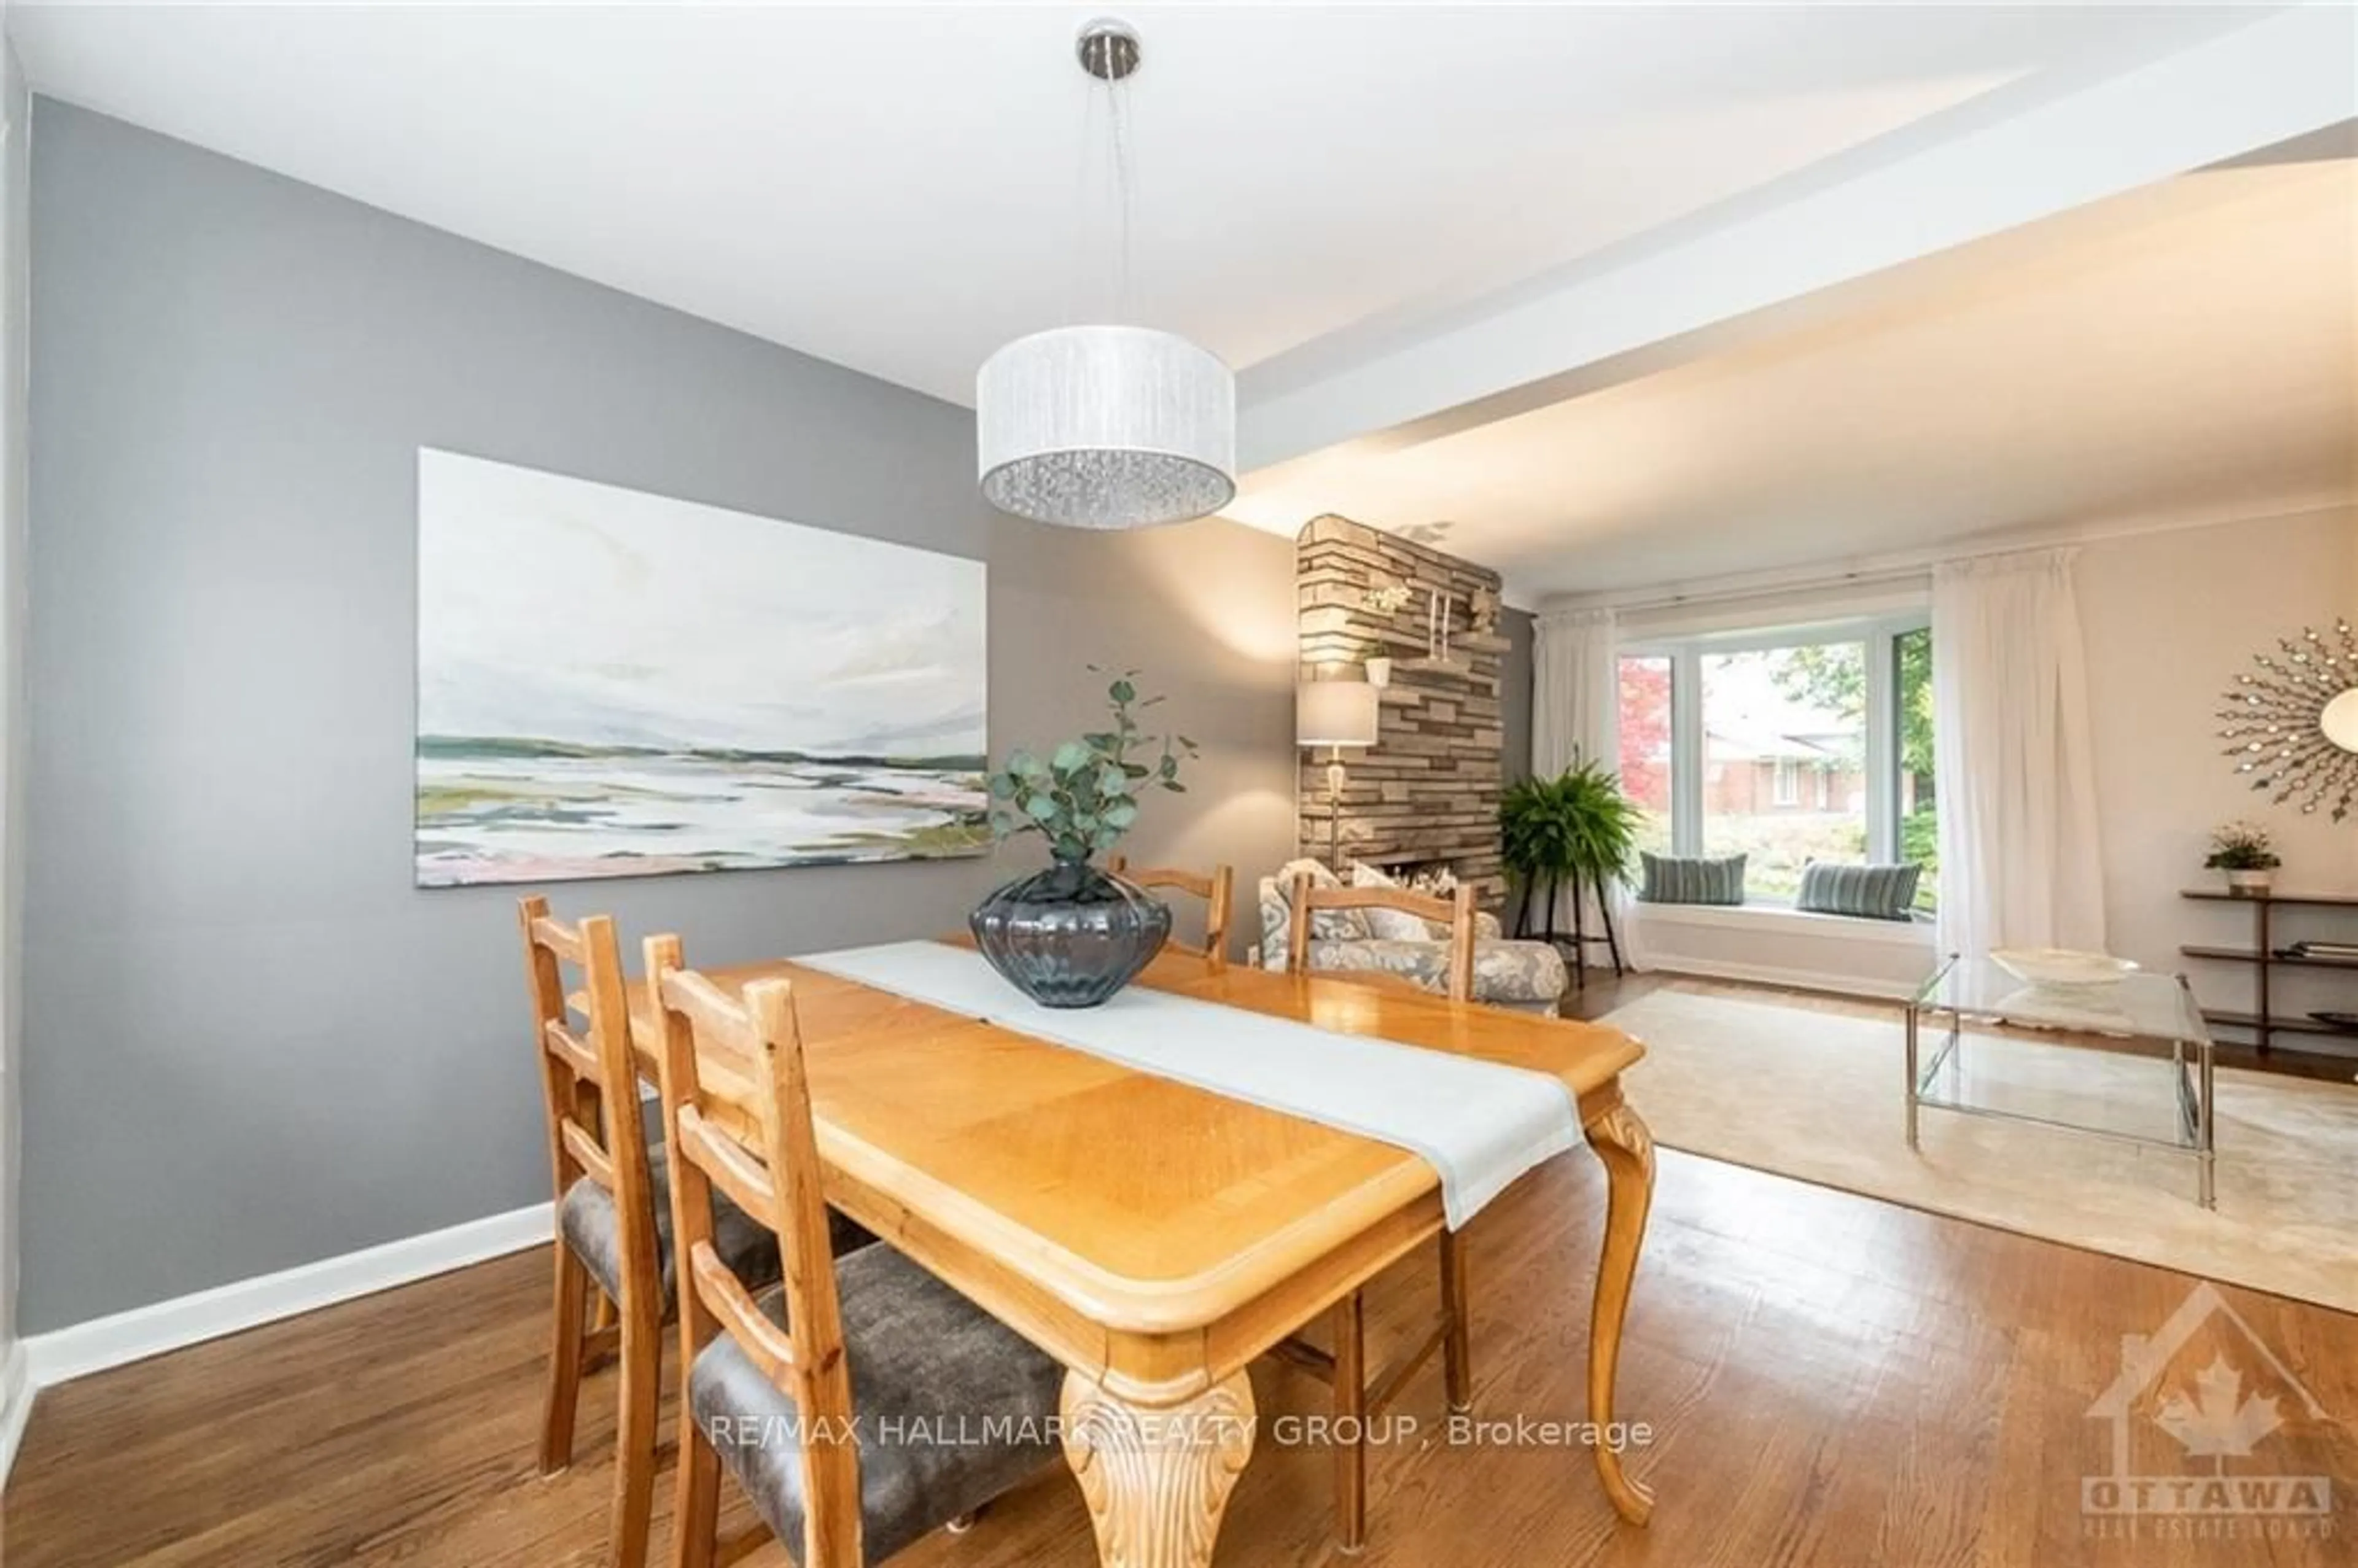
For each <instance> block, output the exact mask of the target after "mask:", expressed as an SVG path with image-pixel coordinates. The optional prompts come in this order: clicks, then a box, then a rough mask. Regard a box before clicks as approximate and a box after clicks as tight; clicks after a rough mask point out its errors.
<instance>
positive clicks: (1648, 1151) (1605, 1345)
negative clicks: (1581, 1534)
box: [1587, 1098, 1654, 1524]
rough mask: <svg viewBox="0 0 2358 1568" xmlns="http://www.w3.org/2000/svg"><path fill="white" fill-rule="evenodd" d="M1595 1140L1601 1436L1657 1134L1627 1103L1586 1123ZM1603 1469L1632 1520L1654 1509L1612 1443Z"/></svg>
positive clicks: (1593, 1362)
mask: <svg viewBox="0 0 2358 1568" xmlns="http://www.w3.org/2000/svg"><path fill="white" fill-rule="evenodd" d="M1587 1132H1588V1142H1589V1146H1590V1147H1591V1148H1593V1149H1595V1151H1596V1155H1597V1158H1598V1159H1600V1160H1602V1161H1603V1162H1605V1177H1606V1209H1605V1245H1604V1248H1603V1249H1602V1250H1601V1251H1600V1253H1599V1255H1598V1258H1597V1262H1596V1302H1595V1307H1594V1308H1593V1309H1592V1312H1591V1316H1590V1323H1589V1336H1588V1419H1589V1420H1590V1421H1591V1422H1594V1423H1595V1426H1596V1427H1597V1429H1598V1433H1599V1435H1600V1439H1601V1437H1602V1435H1603V1434H1604V1433H1608V1432H1610V1431H1612V1430H1613V1381H1614V1378H1615V1375H1616V1374H1617V1372H1618V1370H1619V1368H1620V1363H1621V1325H1622V1321H1623V1320H1624V1319H1625V1318H1626V1317H1627V1316H1628V1311H1629V1286H1630V1282H1631V1281H1632V1280H1633V1279H1635V1278H1636V1276H1637V1272H1638V1251H1639V1248H1640V1247H1642V1246H1643V1245H1644V1244H1645V1240H1646V1214H1647V1211H1648V1210H1649V1209H1650V1208H1652V1207H1653V1204H1654V1138H1653V1134H1652V1133H1650V1132H1649V1131H1648V1130H1646V1124H1645V1122H1643V1121H1642V1120H1640V1119H1639V1117H1638V1113H1637V1112H1636V1111H1635V1110H1632V1109H1631V1108H1629V1106H1628V1103H1627V1102H1626V1101H1622V1100H1620V1099H1618V1098H1616V1100H1615V1102H1614V1103H1613V1105H1612V1106H1611V1107H1610V1108H1608V1109H1606V1111H1605V1112H1604V1113H1603V1114H1602V1115H1599V1116H1597V1117H1595V1118H1593V1119H1590V1120H1589V1122H1588V1123H1587ZM1596 1474H1597V1477H1598V1479H1599V1480H1601V1481H1602V1482H1603V1483H1604V1485H1605V1495H1606V1497H1608V1498H1611V1499H1612V1500H1613V1507H1614V1509H1615V1510H1616V1511H1617V1512H1618V1513H1619V1514H1620V1515H1621V1517H1622V1518H1623V1519H1628V1521H1629V1522H1630V1523H1631V1524H1643V1523H1645V1522H1646V1520H1647V1518H1648V1517H1649V1516H1650V1515H1651V1514H1652V1513H1653V1511H1654V1494H1653V1493H1652V1492H1651V1491H1650V1490H1649V1489H1648V1488H1647V1487H1645V1486H1644V1485H1643V1484H1642V1483H1640V1482H1638V1481H1635V1480H1632V1479H1631V1478H1630V1477H1629V1476H1628V1473H1627V1472H1625V1471H1624V1470H1623V1469H1622V1467H1621V1455H1620V1454H1619V1453H1618V1452H1617V1450H1616V1449H1615V1448H1614V1447H1613V1446H1611V1445H1610V1444H1606V1443H1605V1442H1603V1441H1601V1440H1600V1441H1599V1442H1598V1443H1597V1444H1596Z"/></svg>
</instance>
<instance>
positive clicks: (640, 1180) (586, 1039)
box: [516, 895, 778, 1568]
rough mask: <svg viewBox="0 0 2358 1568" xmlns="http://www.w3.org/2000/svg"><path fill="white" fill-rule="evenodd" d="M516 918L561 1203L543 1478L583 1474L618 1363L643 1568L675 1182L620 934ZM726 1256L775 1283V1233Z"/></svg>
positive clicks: (622, 1497)
mask: <svg viewBox="0 0 2358 1568" xmlns="http://www.w3.org/2000/svg"><path fill="white" fill-rule="evenodd" d="M516 913H517V917H518V919H519V921H520V923H521V924H522V925H523V928H524V941H525V967H526V968H525V972H526V975H527V977H528V979H529V981H530V985H531V991H532V1006H533V1022H534V1025H535V1029H534V1033H535V1044H536V1045H537V1047H538V1054H539V1057H540V1070H541V1087H542V1090H543V1096H544V1098H545V1101H546V1112H547V1122H548V1156H549V1165H550V1170H551V1174H552V1175H553V1177H554V1178H555V1186H556V1195H557V1238H556V1239H557V1245H556V1248H555V1251H556V1260H557V1262H556V1272H557V1284H556V1310H555V1313H554V1314H553V1317H552V1327H551V1333H550V1341H549V1352H548V1384H547V1392H546V1399H545V1401H544V1406H543V1410H542V1418H541V1430H540V1472H541V1474H542V1475H544V1476H553V1475H556V1474H557V1473H558V1472H559V1471H562V1470H564V1469H566V1468H567V1467H568V1466H569V1465H571V1464H572V1462H573V1428H574V1412H575V1407H576V1405H577V1404H578V1402H579V1393H580V1388H581V1379H582V1378H583V1377H584V1376H585V1375H587V1374H588V1373H590V1372H591V1371H594V1370H596V1369H597V1368H599V1367H600V1366H602V1365H604V1364H605V1363H606V1362H607V1361H609V1360H614V1361H617V1362H619V1364H620V1372H619V1382H620V1388H619V1390H618V1392H617V1399H618V1407H617V1413H616V1416H615V1422H614V1501H613V1510H612V1519H611V1527H610V1530H611V1535H610V1542H609V1547H608V1561H609V1562H610V1563H613V1564H614V1565H615V1568H641V1565H642V1564H644V1563H645V1562H646V1554H647V1519H648V1516H649V1513H650V1512H651V1508H652V1504H653V1501H654V1483H655V1470H656V1467H657V1466H656V1442H655V1435H656V1434H655V1424H656V1417H655V1408H656V1403H657V1400H658V1397H659V1395H660V1394H661V1392H662V1388H663V1379H662V1361H663V1325H664V1322H665V1319H666V1318H668V1317H669V1316H670V1313H671V1304H672V1295H673V1289H672V1276H673V1269H672V1245H671V1238H672V1221H671V1202H670V1198H669V1195H668V1193H667V1191H666V1187H667V1184H668V1181H667V1178H668V1174H669V1173H668V1171H667V1168H666V1164H665V1161H664V1160H663V1158H662V1157H661V1150H660V1147H658V1148H657V1149H655V1150H654V1151H650V1150H649V1148H648V1146H647V1139H646V1132H645V1128H644V1122H643V1120H642V1117H641V1112H640V1100H639V1074H638V1070H637V1068H636V1066H635V1065H634V1061H633V1054H632V1050H631V1022H630V1002H629V996H628V990H627V988H626V986H625V983H624V981H623V978H622V953H621V947H620V944H619V943H618V942H617V941H616V939H615V935H614V923H613V921H612V920H611V919H610V918H609V917H607V916H605V915H602V914H593V915H590V916H589V917H588V918H586V919H584V920H582V921H580V922H579V924H576V925H567V924H565V923H564V922H562V921H558V920H554V919H552V918H550V916H549V913H548V901H547V900H546V898H542V897H539V896H537V895H535V896H533V897H528V898H525V899H522V900H519V901H518V903H517V906H516ZM568 969H572V970H577V971H579V976H580V979H581V982H582V986H581V990H580V991H579V992H578V993H574V995H573V997H572V1000H568V991H567V986H566V973H567V970H568ZM576 1017H583V1018H586V1022H587V1028H588V1032H587V1033H586V1034H584V1033H582V1032H581V1031H580V1030H579V1029H577V1028H576V1027H575V1024H574V1020H575V1019H576ZM724 1244H725V1245H726V1247H727V1248H728V1249H729V1251H730V1256H731V1257H732V1258H734V1259H735V1260H737V1262H738V1264H739V1266H740V1267H742V1268H744V1269H745V1270H746V1271H748V1272H749V1273H754V1274H760V1273H764V1272H766V1274H767V1275H768V1277H769V1278H771V1279H775V1278H776V1277H777V1267H778V1265H777V1252H776V1249H775V1248H774V1247H773V1245H772V1244H771V1241H770V1237H769V1233H768V1232H767V1231H765V1230H763V1229H762V1228H761V1227H758V1226H756V1225H754V1224H752V1221H750V1220H749V1219H747V1218H746V1217H744V1216H742V1215H734V1216H732V1217H730V1220H729V1223H728V1226H727V1235H726V1238H725V1242H724ZM592 1287H595V1289H596V1292H598V1293H597V1295H596V1297H595V1298H594V1299H595V1303H596V1305H595V1321H592V1315H593V1307H592V1302H593V1298H592V1295H591V1290H592Z"/></svg>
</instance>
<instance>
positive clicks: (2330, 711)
mask: <svg viewBox="0 0 2358 1568" xmlns="http://www.w3.org/2000/svg"><path fill="white" fill-rule="evenodd" d="M2277 650H2278V651H2277V653H2275V654H2253V655H2252V662H2253V663H2254V664H2255V665H2258V666H2259V670H2258V672H2257V673H2256V674H2248V675H2240V676H2236V677H2235V684H2234V687H2232V688H2230V689H2229V691H2228V693H2227V697H2226V702H2227V706H2226V707H2224V708H2221V709H2220V710H2219V717H2220V718H2222V719H2225V720H2227V727H2226V728H2225V729H2223V730H2220V731H2219V737H2220V739H2221V740H2223V741H2227V742H2228V744H2227V746H2226V747H2225V754H2226V755H2227V756H2230V757H2233V758H2234V760H2235V771H2236V772H2237V773H2248V774H2250V775H2251V779H2252V787H2253V788H2254V789H2255V790H2273V791H2275V792H2276V794H2275V795H2274V799H2275V801H2276V804H2277V805H2278V806H2289V805H2293V804H2296V803H2297V804H2298V805H2299V806H2300V809H2301V810H2302V811H2303V812H2305V813H2308V814H2309V815H2315V813H2316V812H2317V811H2318V809H2319V808H2320V807H2329V808H2331V811H2332V813H2333V820H2334V821H2336V822H2339V821H2341V820H2342V819H2343V818H2344V817H2346V816H2349V815H2350V809H2351V805H2352V803H2353V800H2358V633H2353V632H2352V631H2351V629H2350V622H2348V621H2346V620H2338V621H2336V622H2334V624H2333V631H2332V633H2331V634H2327V633H2319V632H2315V631H2311V630H2309V628H2307V627H2303V628H2302V629H2301V633H2300V637H2299V641H2295V640H2294V639H2292V638H2289V637H2284V638H2279V639H2277Z"/></svg>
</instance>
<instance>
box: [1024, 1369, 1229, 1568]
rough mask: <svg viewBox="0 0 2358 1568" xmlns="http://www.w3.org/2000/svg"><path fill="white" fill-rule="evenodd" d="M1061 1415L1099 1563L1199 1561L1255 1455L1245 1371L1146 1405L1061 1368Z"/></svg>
mask: <svg viewBox="0 0 2358 1568" xmlns="http://www.w3.org/2000/svg"><path fill="white" fill-rule="evenodd" d="M1064 1416H1065V1463H1067V1464H1069V1465H1072V1467H1073V1475H1074V1476H1075V1477H1076V1479H1077V1480H1078V1481H1079V1482H1080V1483H1081V1495H1082V1497H1084V1498H1087V1501H1088V1506H1089V1522H1090V1523H1091V1524H1092V1525H1094V1526H1095V1527H1096V1529H1097V1532H1098V1561H1099V1562H1100V1563H1103V1564H1104V1565H1105V1568H1206V1565H1207V1564H1208V1563H1210V1562H1211V1561H1212V1543H1213V1542H1214V1541H1216V1540H1217V1539H1218V1537H1219V1533H1220V1516H1221V1515H1222V1514H1223V1513H1225V1512H1226V1511H1227V1510H1228V1493H1229V1492H1230V1491H1232V1490H1233V1489H1234V1488H1235V1487H1236V1484H1237V1476H1238V1475H1239V1474H1240V1473H1241V1472H1242V1471H1243V1470H1244V1467H1245V1461H1246V1460H1248V1459H1249V1458H1251V1457H1252V1446H1253V1399H1252V1385H1251V1384H1250V1383H1249V1382H1248V1381H1246V1379H1245V1375H1244V1374H1243V1373H1242V1372H1237V1373H1234V1374H1232V1375H1230V1376H1229V1378H1228V1380H1227V1381H1225V1382H1223V1383H1220V1384H1218V1385H1217V1386H1216V1387H1214V1388H1213V1389H1211V1390H1208V1391H1207V1392H1205V1393H1202V1394H1198V1395H1197V1396H1196V1397H1195V1398H1194V1399H1192V1400H1187V1401H1186V1402H1185V1403H1184V1404H1177V1405H1171V1406H1167V1407H1163V1408H1160V1409H1155V1410H1148V1409H1145V1408H1143V1407H1141V1406H1138V1405H1133V1404H1130V1403H1129V1402H1127V1401H1126V1400H1120V1399H1118V1398H1116V1397H1115V1396H1114V1395H1112V1394H1109V1393H1108V1392H1106V1390H1104V1389H1103V1388H1102V1387H1100V1386H1099V1385H1098V1383H1096V1382H1095V1381H1093V1380H1092V1379H1087V1378H1085V1377H1083V1376H1081V1374H1079V1373H1078V1372H1067V1373H1065V1398H1064Z"/></svg>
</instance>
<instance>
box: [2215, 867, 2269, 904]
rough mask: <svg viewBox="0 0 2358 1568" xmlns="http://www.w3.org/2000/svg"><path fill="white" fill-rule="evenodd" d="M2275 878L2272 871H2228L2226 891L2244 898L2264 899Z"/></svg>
mask: <svg viewBox="0 0 2358 1568" xmlns="http://www.w3.org/2000/svg"><path fill="white" fill-rule="evenodd" d="M2276 877H2277V874H2276V873H2275V872H2274V871H2229V872H2228V873H2227V891H2228V892H2232V893H2235V894H2238V895H2239V896H2241V897H2244V898H2266V897H2267V895H2268V889H2269V888H2271V887H2272V886H2274V885H2275V883H2276Z"/></svg>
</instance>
